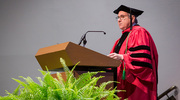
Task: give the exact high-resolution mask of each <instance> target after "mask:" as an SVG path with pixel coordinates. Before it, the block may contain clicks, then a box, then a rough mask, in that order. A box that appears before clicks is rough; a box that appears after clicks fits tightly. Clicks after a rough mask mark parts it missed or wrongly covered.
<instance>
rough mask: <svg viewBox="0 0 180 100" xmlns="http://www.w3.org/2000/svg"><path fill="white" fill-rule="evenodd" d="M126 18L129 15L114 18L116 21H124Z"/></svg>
mask: <svg viewBox="0 0 180 100" xmlns="http://www.w3.org/2000/svg"><path fill="white" fill-rule="evenodd" d="M126 16H129V15H121V16H117V17H116V20H119V19H120V20H124V19H125V18H126Z"/></svg>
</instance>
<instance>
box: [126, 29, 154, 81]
mask: <svg viewBox="0 0 180 100" xmlns="http://www.w3.org/2000/svg"><path fill="white" fill-rule="evenodd" d="M150 38H151V36H149V34H148V33H147V32H146V30H144V29H139V30H136V31H135V32H133V33H132V34H131V35H130V37H129V40H128V51H127V53H126V54H124V62H125V64H126V79H127V81H128V82H130V83H132V84H134V85H137V84H139V83H142V82H153V80H154V79H153V78H154V76H153V70H152V58H151V52H150V40H151V39H150Z"/></svg>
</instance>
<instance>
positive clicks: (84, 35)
mask: <svg viewBox="0 0 180 100" xmlns="http://www.w3.org/2000/svg"><path fill="white" fill-rule="evenodd" d="M89 32H101V33H104V35H105V34H106V32H104V31H87V32H86V33H85V34H83V35H82V37H81V39H80V42H79V45H81V43H82V42H83V47H85V45H86V43H87V40H86V34H87V33H89Z"/></svg>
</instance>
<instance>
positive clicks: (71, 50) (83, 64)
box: [35, 42, 120, 81]
mask: <svg viewBox="0 0 180 100" xmlns="http://www.w3.org/2000/svg"><path fill="white" fill-rule="evenodd" d="M35 57H36V59H37V61H38V62H39V64H40V66H41V68H42V69H43V70H46V68H45V66H47V68H48V70H61V69H62V68H63V66H62V65H61V63H60V58H63V59H64V60H65V61H66V65H67V66H68V67H69V68H70V69H71V68H72V67H73V66H74V65H75V64H77V63H78V62H79V61H80V63H79V64H78V65H77V66H76V68H75V71H76V74H77V76H78V74H81V73H83V72H86V71H107V72H106V74H104V75H103V76H105V77H110V78H112V79H108V78H106V81H109V80H114V81H116V79H117V77H116V74H117V70H116V68H117V67H118V66H119V65H120V62H119V61H118V60H114V59H112V58H110V57H108V56H106V55H103V54H100V53H98V52H95V51H93V50H90V49H87V48H85V47H82V46H79V45H77V44H74V43H72V42H65V43H61V44H57V45H52V46H49V47H45V48H40V49H39V50H38V52H37V53H36V55H35ZM107 68H112V70H110V71H109V70H107ZM76 74H75V76H76ZM52 76H54V75H52ZM102 81H104V80H102Z"/></svg>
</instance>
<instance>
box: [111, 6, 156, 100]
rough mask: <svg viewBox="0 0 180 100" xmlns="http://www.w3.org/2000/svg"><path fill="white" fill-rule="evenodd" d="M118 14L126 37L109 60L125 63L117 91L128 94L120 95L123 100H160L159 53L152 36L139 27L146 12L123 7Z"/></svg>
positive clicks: (119, 70)
mask: <svg viewBox="0 0 180 100" xmlns="http://www.w3.org/2000/svg"><path fill="white" fill-rule="evenodd" d="M114 13H115V14H117V15H118V16H117V20H118V25H119V28H120V29H121V30H122V36H121V38H120V39H118V40H117V41H116V42H115V44H114V46H113V48H112V51H111V52H110V54H109V55H108V56H109V57H111V58H113V59H117V60H120V61H121V62H122V63H121V65H120V66H119V67H118V68H117V81H118V82H119V83H118V84H117V89H118V90H126V92H119V93H117V95H118V96H119V97H122V99H123V100H124V99H128V100H156V99H157V68H158V67H157V66H158V53H157V50H156V46H155V44H154V41H153V39H152V37H151V35H150V33H149V32H148V31H147V30H146V29H145V28H143V27H141V26H139V25H138V24H137V19H136V18H137V17H138V16H139V15H141V14H142V13H143V11H141V10H137V9H134V8H130V7H127V6H124V5H121V6H120V7H119V8H117V9H116V10H115V11H114Z"/></svg>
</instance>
